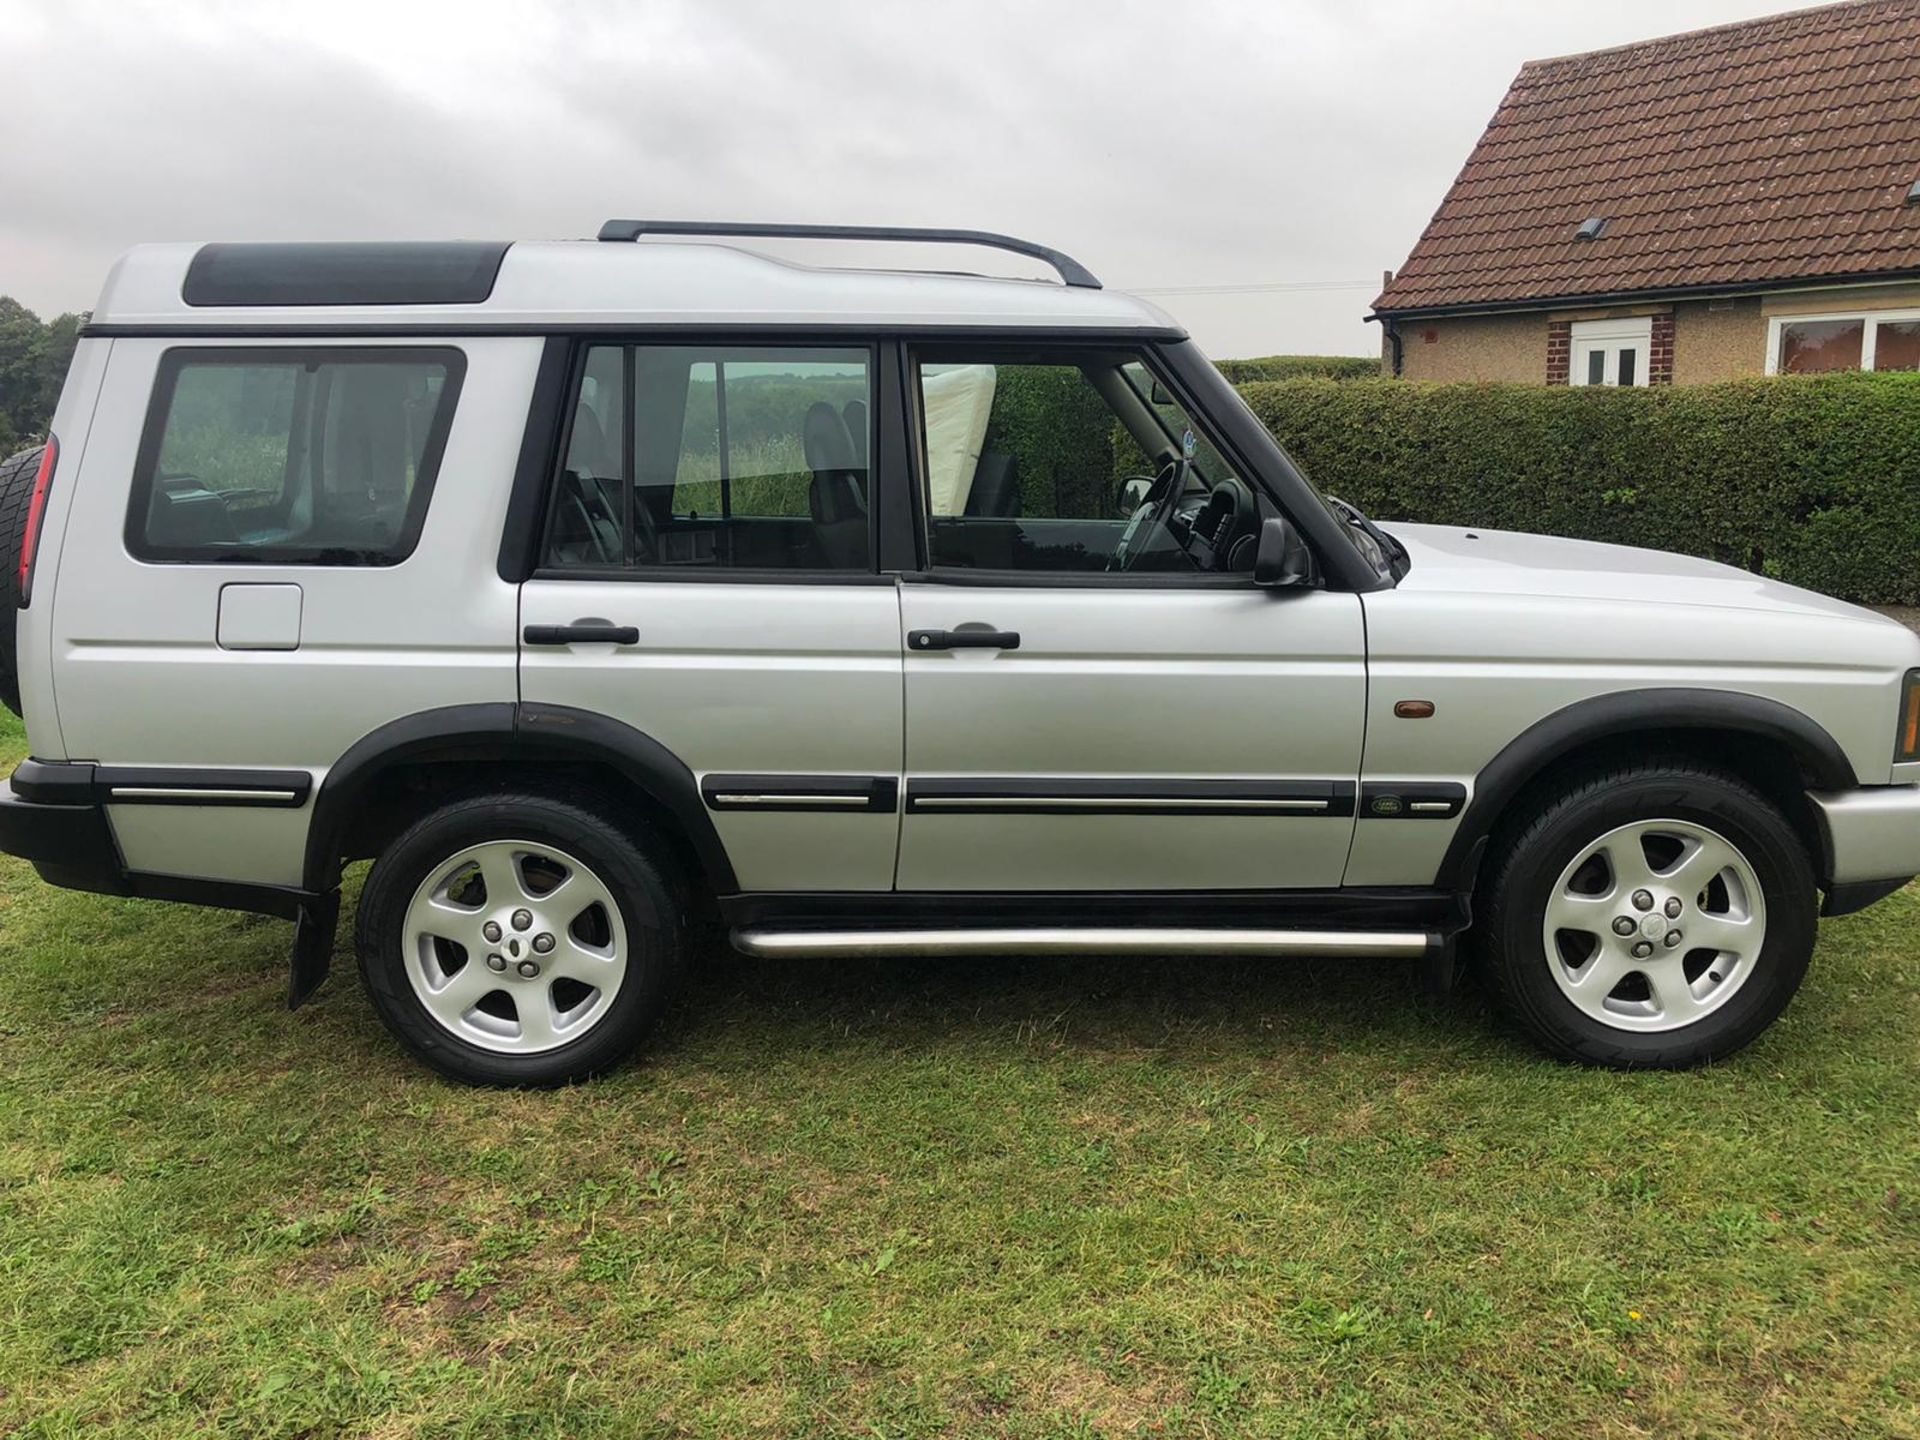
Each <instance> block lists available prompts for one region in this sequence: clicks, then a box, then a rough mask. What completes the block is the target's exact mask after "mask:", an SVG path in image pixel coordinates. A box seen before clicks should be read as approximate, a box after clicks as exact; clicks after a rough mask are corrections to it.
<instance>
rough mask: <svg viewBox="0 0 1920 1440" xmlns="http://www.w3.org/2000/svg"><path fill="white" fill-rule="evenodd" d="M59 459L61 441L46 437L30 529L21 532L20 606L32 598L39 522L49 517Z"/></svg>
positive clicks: (31, 503) (29, 506)
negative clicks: (50, 494) (49, 499)
mask: <svg viewBox="0 0 1920 1440" xmlns="http://www.w3.org/2000/svg"><path fill="white" fill-rule="evenodd" d="M59 460H60V442H59V440H57V439H56V438H55V437H53V436H52V435H49V436H48V437H47V445H46V449H44V450H42V451H41V452H40V471H39V473H38V474H36V475H35V476H34V477H33V498H32V499H30V500H28V501H27V528H26V529H25V530H23V531H22V532H21V533H20V608H21V609H22V610H24V609H26V608H27V602H28V601H29V600H31V599H32V598H33V557H34V556H35V555H36V554H38V553H39V551H40V524H41V522H42V521H43V520H45V519H46V518H47V487H48V486H49V485H51V484H53V467H54V466H55V465H56V464H58V463H59Z"/></svg>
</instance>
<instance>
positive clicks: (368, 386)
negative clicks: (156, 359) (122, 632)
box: [127, 347, 466, 565]
mask: <svg viewBox="0 0 1920 1440" xmlns="http://www.w3.org/2000/svg"><path fill="white" fill-rule="evenodd" d="M465 368H466V367H465V358H464V357H463V356H462V355H461V353H460V352H459V351H458V350H451V349H398V348H385V347H382V348H377V349H376V348H368V349H348V348H340V347H327V348H319V349H290V348H284V347H273V348H270V349H269V348H257V349H244V350H242V349H217V350H216V349H183V350H170V351H168V352H167V353H166V355H164V356H163V357H161V361H160V373H159V377H158V380H157V381H156V383H155V386H154V394H153V405H152V407H151V409H150V410H149V412H148V416H147V426H146V431H145V433H144V434H143V435H142V437H141V441H140V455H139V459H138V460H137V461H136V463H135V467H134V476H133V495H132V500H131V503H130V506H129V509H128V512H127V549H128V550H129V551H131V552H132V553H133V555H134V556H135V557H136V558H138V559H141V560H167V561H202V562H206V563H218V564H233V563H249V562H251V563H260V564H282V565H392V564H397V563H398V562H399V561H401V560H404V559H406V558H407V556H408V555H410V554H412V553H413V547H414V546H415V545H416V544H417V543H418V542H419V539H420V528H421V526H422V525H423V524H424V523H425V521H426V513H427V501H428V498H429V496H430V494H431V492H432V490H433V480H434V475H435V473H436V472H437V471H438V469H439V466H440V456H441V453H442V452H443V451H444V450H445V448H446V441H447V431H448V429H449V427H450V426H451V424H452V420H453V409H454V403H455V401H456V400H457V398H458V395H459V391H460V379H461V376H462V374H463V373H464V372H465Z"/></svg>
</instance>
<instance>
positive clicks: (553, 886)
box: [356, 794, 685, 1085]
mask: <svg viewBox="0 0 1920 1440" xmlns="http://www.w3.org/2000/svg"><path fill="white" fill-rule="evenodd" d="M643 845H644V841H643V837H636V836H632V835H628V834H626V833H624V832H623V831H622V830H621V829H619V828H618V827H616V826H615V825H613V824H611V823H610V822H609V821H607V820H606V819H604V818H602V817H601V816H599V815H596V814H594V813H593V812H592V811H590V810H588V809H585V808H583V807H581V806H579V805H576V804H573V803H570V802H567V801H563V800H559V799H555V798H552V797H549V796H544V795H533V794H526V795H484V796H477V797H474V798H472V799H468V800H461V801H456V802H454V803H453V804H450V805H448V806H446V807H445V808H443V809H441V810H438V811H435V812H434V813H433V814H431V815H428V816H427V817H425V818H424V819H422V820H420V821H419V822H418V823H416V824H415V825H414V826H413V827H412V828H411V829H409V830H407V831H406V832H405V833H404V834H402V835H401V836H400V837H399V838H398V839H397V840H395V841H394V842H393V844H392V845H390V846H388V847H387V850H386V852H385V853H384V854H383V855H381V856H380V858H379V859H378V860H377V861H376V862H375V863H374V867H373V873H372V874H371V875H370V876H369V877H368V880H367V886H366V889H365V890H364V891H363V892H362V895H361V899H360V914H359V921H358V925H357V927H356V932H357V933H356V941H357V948H358V950H359V954H360V971H361V974H362V976H363V977H364V978H365V980H366V985H367V991H368V993H369V994H370V995H371V996H372V998H373V1002H374V1005H375V1008H376V1009H378V1011H379V1012H380V1017H381V1019H382V1020H384V1021H385V1022H386V1024H387V1026H388V1028H389V1029H391V1030H392V1031H393V1032H394V1034H395V1035H396V1036H398V1037H399V1039H400V1040H401V1041H402V1043H404V1044H405V1045H406V1046H407V1048H408V1049H410V1050H412V1051H413V1052H414V1054H415V1055H417V1056H419V1058H420V1059H422V1060H424V1061H425V1062H426V1063H427V1064H429V1065H431V1066H432V1067H433V1068H434V1069H436V1070H438V1071H440V1072H441V1073H442V1074H445V1075H449V1076H452V1077H453V1078H454V1079H457V1080H463V1081H466V1082H467V1083H469V1084H480V1085H560V1084H565V1083H567V1082H569V1081H574V1080H582V1079H586V1078H588V1077H589V1076H592V1075H595V1074H598V1073H599V1072H600V1071H602V1070H605V1069H607V1068H608V1067H610V1066H612V1065H614V1064H616V1063H618V1062H619V1061H620V1060H621V1059H623V1058H624V1057H625V1056H626V1055H627V1054H628V1052H630V1051H631V1050H632V1049H633V1047H634V1046H635V1045H636V1044H637V1043H638V1042H639V1040H640V1038H641V1036H642V1035H643V1034H644V1033H645V1032H646V1030H647V1029H648V1028H649V1027H650V1026H651V1025H652V1023H653V1022H654V1020H655V1019H656V1018H657V1017H658V1016H659V1013H660V1011H661V1010H662V1009H663V1008H664V1007H665V1005H666V1001H667V998H668V995H669V992H670V989H671V984H672V982H673V980H674V979H675V978H677V976H678V973H679V970H680V960H681V953H682V950H683V947H684V943H685V942H684V936H683V926H682V924H681V917H680V915H679V911H678V907H677V906H676V905H675V903H674V898H673V890H672V887H671V886H669V885H668V884H667V882H666V880H665V878H664V877H663V876H662V874H661V872H660V871H659V870H658V869H657V868H656V867H655V865H654V864H653V863H652V862H651V861H650V860H649V859H648V858H647V856H646V854H645V852H644V848H643Z"/></svg>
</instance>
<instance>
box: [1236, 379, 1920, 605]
mask: <svg viewBox="0 0 1920 1440" xmlns="http://www.w3.org/2000/svg"><path fill="white" fill-rule="evenodd" d="M1239 388H1240V393H1241V395H1242V396H1244V397H1245V399H1246V401H1247V403H1248V404H1249V405H1250V406H1252V408H1253V411H1254V413H1255V414H1256V415H1258V416H1259V417H1260V419H1261V420H1262V421H1263V422H1264V423H1265V424H1266V426H1267V427H1268V428H1269V429H1270V430H1271V431H1272V432H1273V433H1274V435H1275V436H1276V437H1277V438H1278V439H1279V441H1280V442H1281V444H1282V445H1284V446H1285V447H1286V449H1287V451H1288V452H1289V453H1290V454H1291V455H1292V456H1293V457H1294V459H1295V460H1297V461H1298V462H1299V463H1300V464H1301V466H1302V467H1303V468H1304V469H1305V470H1306V472H1307V474H1308V475H1309V476H1310V477H1312V479H1313V481H1314V483H1315V484H1317V485H1318V486H1319V487H1320V488H1321V489H1323V490H1327V491H1331V492H1332V493H1334V494H1337V495H1341V496H1344V497H1345V498H1347V499H1349V500H1351V501H1353V502H1354V503H1355V504H1356V505H1359V506H1360V507H1361V508H1362V509H1364V510H1366V511H1367V512H1368V513H1369V514H1371V515H1373V516H1374V517H1375V518H1377V519H1382V520H1387V519H1400V520H1426V521H1433V522H1436V523H1440V524H1447V525H1471V526H1477V527H1485V528H1487V529H1500V530H1526V531H1536V532H1540V533H1544V534H1550V535H1566V536H1572V537H1575V538H1579V539H1589V540H1607V541H1614V542H1617V543H1619V544H1624V545H1644V546H1649V547H1652V548H1654V549H1659V550H1673V551H1679V552H1681V553H1683V554H1689V555H1699V556H1704V557H1706V558H1709V559H1714V560H1722V561H1725V562H1727V563H1729V564H1733V565H1738V566H1742V567H1744V568H1746V569H1750V570H1754V571H1758V572H1759V573H1761V574H1765V575H1769V576H1773V577H1775V578H1777V579H1780V580H1785V581H1787V582H1789V583H1791V584H1795V585H1803V586H1806V587H1808V588H1809V589H1814V590H1820V591H1824V592H1825V593H1827V594H1829V595H1835V596H1839V597H1840V598H1842V599H1847V600H1854V601H1858V602H1861V603H1863V604H1882V605H1913V604H1920V374H1893V375H1858V374H1844V375H1823V376H1805V377H1799V376H1795V377H1779V378H1773V379H1752V380H1738V381H1731V382H1728V383H1724V384H1715V385H1692V386H1660V387H1655V388H1644V389H1633V388H1629V389H1599V388H1594V389H1587V388H1584V387H1583V388H1566V387H1548V386H1539V385H1426V384H1414V383H1410V382H1407V381H1403V380H1371V381H1365V380H1356V381H1339V382H1336V381H1330V380H1324V379H1297V380H1284V381H1258V382H1254V383H1250V384H1243V385H1241V386H1240V387H1239Z"/></svg>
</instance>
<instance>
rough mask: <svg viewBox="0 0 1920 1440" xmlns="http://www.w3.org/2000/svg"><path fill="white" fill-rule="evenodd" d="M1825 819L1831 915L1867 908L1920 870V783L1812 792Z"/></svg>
mask: <svg viewBox="0 0 1920 1440" xmlns="http://www.w3.org/2000/svg"><path fill="white" fill-rule="evenodd" d="M1807 799H1808V800H1809V801H1810V802H1812V805H1813V811H1814V815H1815V816H1816V817H1817V818H1818V820H1819V822H1820V833H1821V840H1822V848H1823V850H1824V852H1825V853H1824V855H1823V856H1822V858H1823V860H1824V861H1825V871H1826V873H1825V875H1824V876H1823V877H1822V878H1823V880H1824V882H1825V884H1826V886H1827V906H1826V911H1825V913H1827V914H1829V915H1840V914H1845V913H1847V912H1848V911H1850V910H1858V909H1862V908H1864V907H1865V906H1867V905H1870V904H1872V903H1873V902H1874V901H1875V900H1878V899H1880V898H1881V897H1882V896H1884V895H1890V894H1892V893H1893V891H1895V890H1897V889H1899V888H1900V886H1901V885H1903V884H1905V883H1906V882H1907V881H1908V880H1910V879H1912V878H1913V877H1914V876H1915V875H1920V785H1874V786H1868V787H1865V788H1862V789H1859V790H1828V791H1816V792H1811V793H1809V794H1808V796H1807Z"/></svg>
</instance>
